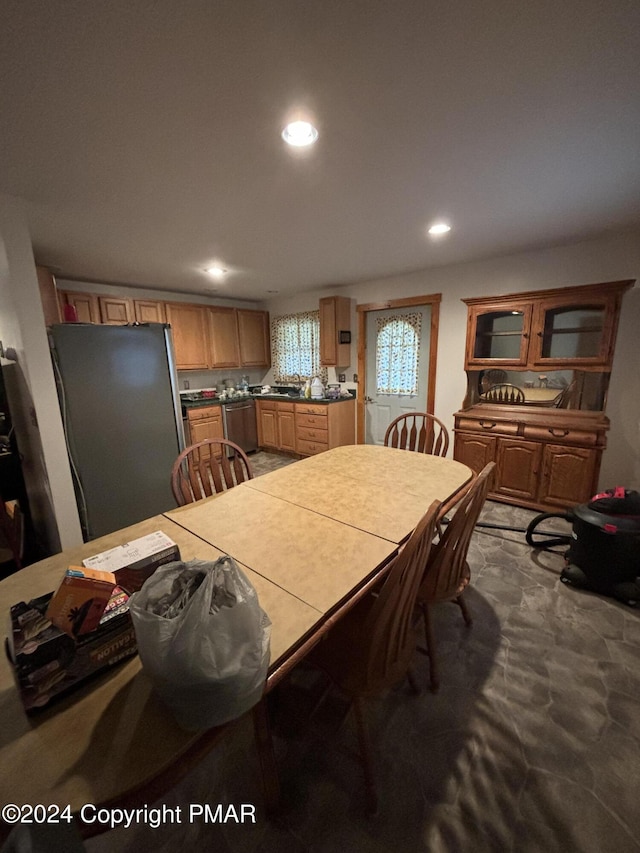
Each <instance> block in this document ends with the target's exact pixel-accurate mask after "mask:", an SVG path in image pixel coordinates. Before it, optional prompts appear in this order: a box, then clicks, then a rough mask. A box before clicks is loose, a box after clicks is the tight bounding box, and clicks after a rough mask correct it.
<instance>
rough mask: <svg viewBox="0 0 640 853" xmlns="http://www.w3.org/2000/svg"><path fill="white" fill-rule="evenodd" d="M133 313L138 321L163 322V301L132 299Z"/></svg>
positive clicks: (164, 314)
mask: <svg viewBox="0 0 640 853" xmlns="http://www.w3.org/2000/svg"><path fill="white" fill-rule="evenodd" d="M133 314H134V317H135V319H136V321H137V322H138V323H165V322H166V320H167V315H166V313H165V310H164V302H158V301H157V300H155V299H134V300H133Z"/></svg>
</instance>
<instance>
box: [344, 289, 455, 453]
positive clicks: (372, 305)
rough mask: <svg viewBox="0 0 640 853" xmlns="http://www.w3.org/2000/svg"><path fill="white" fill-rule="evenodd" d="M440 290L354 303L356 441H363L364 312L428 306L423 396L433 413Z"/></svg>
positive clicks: (365, 342)
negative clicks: (426, 377)
mask: <svg viewBox="0 0 640 853" xmlns="http://www.w3.org/2000/svg"><path fill="white" fill-rule="evenodd" d="M441 301H442V294H441V293H430V294H428V295H426V296H408V297H405V298H404V299H389V300H388V301H387V302H368V303H365V304H362V305H356V311H357V312H358V394H357V400H356V412H357V425H358V428H357V433H356V442H357V443H358V444H364V443H365V442H364V438H365V429H364V427H365V416H366V413H365V401H364V398H365V390H366V379H367V376H366V370H367V314H368V313H369V311H386V310H387V309H389V308H407V307H411V306H416V307H418V306H423V307H424V306H427V305H428V306H430V308H431V337H430V340H429V379H428V382H427V398H426V400H425V404H426V408H425V411H426V412H429V413H430V414H434V411H433V409H434V406H435V399H436V367H437V359H438V327H439V325H440V303H441Z"/></svg>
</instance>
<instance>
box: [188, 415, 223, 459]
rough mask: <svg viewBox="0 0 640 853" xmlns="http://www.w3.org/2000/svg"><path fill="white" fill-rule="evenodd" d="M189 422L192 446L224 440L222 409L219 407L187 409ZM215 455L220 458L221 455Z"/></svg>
mask: <svg viewBox="0 0 640 853" xmlns="http://www.w3.org/2000/svg"><path fill="white" fill-rule="evenodd" d="M187 420H188V423H189V442H190V443H191V444H197V443H198V442H199V441H205V440H206V439H217V438H224V428H223V423H222V407H221V406H219V405H216V406H201V407H199V408H194V409H187ZM204 455H205V456H206V455H207V454H206V453H205V454H204ZM215 455H216V456H219V455H220V454H219V453H216V454H215Z"/></svg>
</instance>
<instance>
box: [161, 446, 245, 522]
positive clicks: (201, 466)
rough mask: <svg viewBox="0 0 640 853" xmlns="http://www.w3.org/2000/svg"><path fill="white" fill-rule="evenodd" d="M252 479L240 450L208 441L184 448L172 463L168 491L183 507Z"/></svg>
mask: <svg viewBox="0 0 640 853" xmlns="http://www.w3.org/2000/svg"><path fill="white" fill-rule="evenodd" d="M228 452H231V453H232V454H233V455H232V456H229V455H228ZM252 479H253V471H252V470H251V464H250V462H249V459H248V457H247V454H246V453H245V452H244V450H242V448H241V447H238V445H237V444H234V442H233V441H228V440H227V439H226V438H217V439H210V438H208V439H205V440H204V441H199V442H198V443H197V444H192V445H191V446H190V447H187V448H185V449H184V450H183V451H182V453H181V454H180V455H179V456H178V458H177V459H176V461H175V462H174V463H173V468H172V469H171V490H172V492H173V496H174V498H175V499H176V502H177V504H178V506H184V505H185V504H189V503H193V502H194V501H199V500H201V499H202V498H206V497H210V496H211V495H213V494H215V493H216V492H224V491H226V490H227V489H231V488H233V486H237V485H238V483H243V482H244V481H245V480H252Z"/></svg>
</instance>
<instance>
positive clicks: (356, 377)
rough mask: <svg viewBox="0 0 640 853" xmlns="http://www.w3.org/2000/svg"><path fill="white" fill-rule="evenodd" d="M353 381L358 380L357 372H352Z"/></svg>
mask: <svg viewBox="0 0 640 853" xmlns="http://www.w3.org/2000/svg"><path fill="white" fill-rule="evenodd" d="M353 381H354V382H357V381H358V374H357V373H354V374H353Z"/></svg>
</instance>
